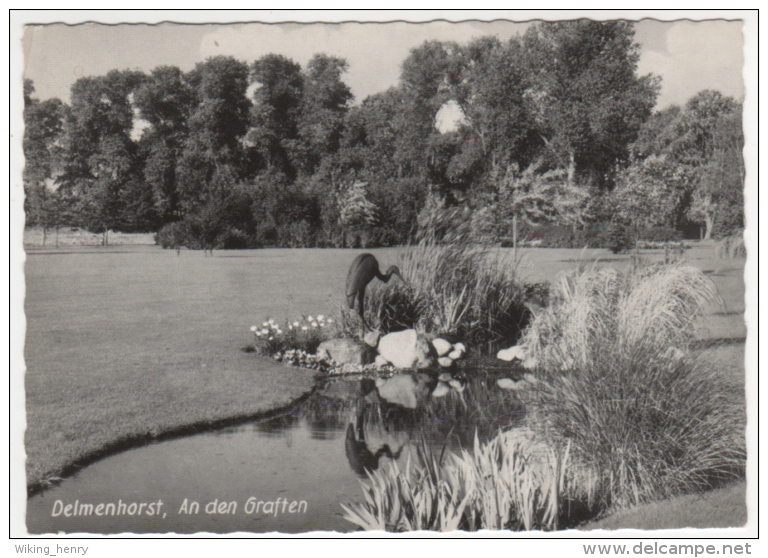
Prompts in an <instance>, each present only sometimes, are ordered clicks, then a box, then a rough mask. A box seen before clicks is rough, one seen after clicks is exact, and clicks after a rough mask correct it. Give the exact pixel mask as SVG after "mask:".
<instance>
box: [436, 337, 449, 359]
mask: <svg viewBox="0 0 768 558" xmlns="http://www.w3.org/2000/svg"><path fill="white" fill-rule="evenodd" d="M432 346H433V347H434V348H435V352H436V353H437V356H439V357H443V356H445V355H447V354H448V353H450V352H451V349H453V345H451V344H450V343H449V342H448V341H446V340H445V339H441V338H440V337H438V338H437V339H433V340H432Z"/></svg>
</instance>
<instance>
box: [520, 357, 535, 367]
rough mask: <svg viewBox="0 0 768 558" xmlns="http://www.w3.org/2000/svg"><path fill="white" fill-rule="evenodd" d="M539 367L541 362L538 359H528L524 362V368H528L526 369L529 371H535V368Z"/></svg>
mask: <svg viewBox="0 0 768 558" xmlns="http://www.w3.org/2000/svg"><path fill="white" fill-rule="evenodd" d="M538 365H539V361H538V360H536V359H535V358H533V357H530V358H526V359H525V360H524V361H523V368H526V369H528V370H533V369H534V368H536V367H537V366H538Z"/></svg>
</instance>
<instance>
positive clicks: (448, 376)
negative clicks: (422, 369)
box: [437, 372, 453, 384]
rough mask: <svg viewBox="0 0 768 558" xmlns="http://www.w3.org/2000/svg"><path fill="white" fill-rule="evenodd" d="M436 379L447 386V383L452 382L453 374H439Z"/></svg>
mask: <svg viewBox="0 0 768 558" xmlns="http://www.w3.org/2000/svg"><path fill="white" fill-rule="evenodd" d="M437 379H438V380H440V381H441V382H445V383H446V384H447V383H448V382H450V381H451V380H453V374H451V373H450V372H440V375H439V376H438V377H437Z"/></svg>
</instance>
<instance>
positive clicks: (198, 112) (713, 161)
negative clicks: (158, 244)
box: [24, 20, 744, 247]
mask: <svg viewBox="0 0 768 558" xmlns="http://www.w3.org/2000/svg"><path fill="white" fill-rule="evenodd" d="M633 35H634V31H633V28H632V25H631V23H628V22H595V21H587V20H583V21H571V22H556V23H540V24H537V25H535V26H533V27H531V28H530V29H529V30H528V31H527V32H526V33H525V34H524V35H523V36H519V37H514V38H512V39H511V40H509V41H507V42H501V41H499V40H498V39H496V38H494V37H483V38H481V39H477V40H474V41H472V42H470V43H469V44H465V45H460V44H457V43H453V42H438V41H430V42H426V43H424V44H423V45H421V46H419V47H417V48H415V49H413V50H412V51H411V53H410V55H409V56H408V58H407V59H406V60H405V61H404V62H403V64H402V68H401V77H400V83H399V84H398V85H397V86H396V87H393V88H391V89H389V90H387V91H385V92H383V93H379V94H376V95H372V96H370V97H368V98H366V99H364V100H363V101H362V102H361V103H360V104H357V105H353V104H352V100H353V99H352V94H351V92H350V89H349V87H348V86H347V85H346V84H345V83H344V81H343V80H344V74H345V72H346V70H347V63H346V61H345V60H343V59H340V58H336V57H333V56H328V55H325V54H317V55H315V56H314V57H313V58H312V59H311V60H310V61H309V63H308V64H307V65H306V67H304V68H302V67H301V66H300V65H299V64H297V63H295V62H293V61H292V60H289V59H287V58H286V57H284V56H282V55H279V54H269V55H266V56H263V57H262V58H260V59H258V60H256V61H254V62H253V63H251V64H250V65H249V64H247V63H245V62H242V61H239V60H236V59H234V58H231V57H226V56H217V57H213V58H210V59H208V60H206V61H205V62H202V63H199V64H197V65H196V66H195V68H194V69H192V70H191V71H190V72H186V73H185V72H182V71H181V70H180V69H179V68H176V67H173V66H162V67H158V68H155V69H154V70H152V71H151V72H150V73H149V74H145V73H143V72H138V71H128V70H125V71H120V70H113V71H111V72H109V73H108V74H107V75H105V76H97V77H84V78H81V79H79V80H78V81H77V82H75V83H74V84H73V86H72V89H71V104H70V105H66V104H64V103H62V102H61V101H59V100H58V99H51V100H47V101H42V102H41V101H39V100H37V99H36V98H35V97H34V87H33V84H32V83H31V82H29V81H27V82H25V91H24V94H25V95H24V102H25V108H24V117H25V123H26V129H25V135H24V153H25V157H26V166H25V170H24V184H25V190H26V204H25V208H26V211H27V222H28V224H36V225H41V226H43V227H44V229H46V228H50V227H58V226H61V225H68V226H81V227H85V228H87V229H88V230H91V231H101V232H104V233H105V234H106V231H108V230H121V231H160V233H159V237H160V240H161V241H162V242H163V243H164V244H167V245H175V244H186V245H189V246H192V245H195V246H199V247H202V246H219V247H244V246H256V245H281V246H315V245H335V246H349V245H356V244H365V245H389V244H396V243H402V242H406V241H407V240H408V239H409V238H410V237H411V235H412V234H413V233H414V231H415V230H416V229H417V228H432V229H433V230H435V231H440V230H446V229H448V228H450V227H464V228H465V229H466V230H467V231H469V232H470V233H471V234H473V235H475V237H476V238H477V239H478V240H488V241H491V242H497V241H499V240H504V239H507V238H510V237H511V236H513V235H514V234H516V232H517V225H518V222H519V223H520V226H521V227H522V228H523V230H529V231H531V230H534V229H531V227H535V226H536V225H541V224H543V223H556V224H560V225H564V226H568V227H570V228H572V229H574V230H576V229H578V228H582V227H586V226H590V225H592V224H594V223H606V222H610V223H621V224H623V225H627V226H632V227H634V228H635V229H638V228H642V227H646V228H647V227H658V226H666V227H669V228H672V229H676V230H679V231H685V230H687V229H690V228H691V227H699V228H701V229H702V230H703V231H704V232H705V234H706V235H707V236H710V235H713V234H714V235H718V234H727V233H729V232H731V231H733V230H735V229H738V228H739V227H740V226H742V219H743V217H742V215H743V212H742V203H743V202H742V197H741V196H742V191H741V189H742V187H743V179H744V167H743V161H742V155H741V150H742V147H743V141H744V140H743V135H742V128H741V106H740V105H739V104H738V103H737V102H735V101H734V100H733V99H730V98H725V97H722V96H721V95H719V94H717V93H714V92H709V91H705V92H701V93H699V94H698V95H696V96H695V97H694V98H693V99H691V100H690V101H689V102H688V103H687V104H686V105H685V106H684V107H682V108H681V107H672V108H669V109H666V110H664V111H661V112H658V113H655V114H654V113H653V107H654V105H655V102H656V95H657V92H658V88H659V82H658V79H657V78H655V77H654V76H651V75H648V76H638V75H637V61H638V56H639V55H638V46H637V45H636V44H635V43H634V42H633ZM449 107H452V109H453V112H454V115H455V116H456V117H457V119H458V124H457V125H456V126H454V127H453V129H449V130H448V131H446V130H443V131H442V132H441V131H440V130H438V128H437V127H436V118H437V117H438V115H439V114H441V113H444V112H445V111H446V110H447V108H449ZM139 124H140V125H139ZM513 224H514V226H513ZM526 227H527V228H526ZM513 229H514V230H513Z"/></svg>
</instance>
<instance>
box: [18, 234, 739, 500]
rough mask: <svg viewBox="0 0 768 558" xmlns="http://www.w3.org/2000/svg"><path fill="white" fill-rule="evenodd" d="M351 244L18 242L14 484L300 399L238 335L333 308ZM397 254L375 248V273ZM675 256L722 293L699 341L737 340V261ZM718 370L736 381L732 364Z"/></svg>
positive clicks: (299, 378)
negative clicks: (21, 331) (164, 246)
mask: <svg viewBox="0 0 768 558" xmlns="http://www.w3.org/2000/svg"><path fill="white" fill-rule="evenodd" d="M521 252H523V254H524V258H523V263H522V266H521V270H522V273H523V276H522V278H523V280H526V281H541V280H548V279H551V278H552V277H554V275H556V274H557V273H558V272H559V271H562V270H564V269H568V268H570V267H572V266H573V265H574V261H575V260H577V259H578V258H579V257H582V256H587V257H590V256H595V255H599V256H601V257H606V261H605V265H610V266H619V267H620V266H624V265H626V264H627V262H628V260H629V258H628V256H621V257H613V256H611V254H610V253H609V252H607V251H590V253H588V254H582V253H581V251H579V250H535V249H526V250H525V251H521ZM592 252H594V253H592ZM358 253H359V251H355V250H304V249H299V250H259V251H231V252H225V251H217V252H215V253H214V257H204V256H203V254H202V253H201V252H192V251H186V250H182V252H181V254H180V255H179V256H177V255H176V253H175V252H174V251H168V250H161V249H159V248H157V247H152V246H146V247H145V246H142V247H129V246H123V247H108V248H105V249H104V248H81V249H77V248H67V249H62V250H53V249H47V248H46V249H45V250H30V251H29V252H28V254H27V262H26V267H25V273H26V285H27V292H26V301H25V312H26V319H27V337H26V347H25V360H26V366H27V371H26V376H25V388H26V398H27V400H26V406H27V430H26V434H25V436H26V452H27V474H28V477H27V478H28V483H29V484H31V485H34V484H36V483H40V482H42V481H44V480H45V479H47V478H49V477H51V476H56V475H59V474H61V473H62V471H65V470H66V469H67V467H68V466H70V465H71V464H72V463H75V462H77V461H78V460H81V459H83V458H84V457H85V456H88V455H95V454H98V452H99V451H103V450H104V448H108V447H111V446H114V445H115V444H116V443H119V442H120V441H121V440H134V441H136V440H141V439H145V438H143V437H145V436H151V435H157V434H160V433H161V432H166V431H171V430H174V429H178V428H179V427H182V426H184V425H191V424H197V425H198V426H202V425H204V424H207V423H214V422H215V421H219V420H225V419H229V418H232V417H238V416H241V417H242V416H249V415H254V414H257V413H259V412H262V411H265V410H267V409H270V408H273V407H275V406H280V405H284V404H286V403H287V402H289V401H291V400H293V399H294V398H296V397H298V396H300V395H301V394H302V393H304V392H305V391H307V390H308V389H309V388H310V386H311V383H312V378H311V373H308V372H304V371H301V370H299V369H296V368H290V367H283V366H280V365H276V364H274V363H272V362H268V361H259V360H257V359H256V358H255V357H254V356H253V355H246V354H243V353H241V352H240V350H239V349H240V348H241V347H243V346H244V345H246V344H248V343H249V342H251V340H252V334H251V332H250V331H249V327H250V326H251V325H252V324H253V323H256V321H257V320H261V319H264V318H267V317H273V318H275V319H276V320H281V321H282V320H285V319H294V318H295V317H298V316H300V315H307V314H314V315H316V314H317V313H324V314H326V315H327V314H332V313H334V312H337V311H338V308H339V306H340V305H341V304H342V303H343V295H344V292H343V288H344V279H345V277H346V271H347V268H348V266H349V264H350V262H351V261H352V259H353V258H354V257H355V255H357V254H358ZM397 253H398V250H397V249H382V250H376V251H375V254H376V256H377V258H378V259H379V262H380V263H381V265H382V267H384V268H386V266H388V265H389V264H391V263H395V261H396V256H397ZM688 255H689V257H690V258H691V261H692V262H693V263H694V265H697V267H700V268H701V269H704V270H705V271H707V273H708V274H709V275H710V276H711V277H712V278H713V280H714V281H715V283H716V284H717V285H718V287H719V289H720V291H721V296H722V297H723V298H724V299H725V301H726V310H725V311H723V310H722V309H716V310H715V311H716V312H721V313H720V314H715V315H709V316H707V317H706V324H705V325H706V326H707V328H708V336H711V337H738V336H743V335H744V330H743V322H741V315H740V314H741V312H743V309H744V302H743V293H744V290H743V289H744V286H743V279H742V277H741V273H742V270H743V260H741V261H738V260H736V261H729V260H723V261H719V260H716V259H715V258H714V252H712V254H710V253H709V251H708V250H707V249H704V248H702V249H700V250H698V251H695V250H694V251H690V253H689V254H688ZM650 257H663V255H662V254H650ZM730 348H731V349H732V347H730ZM714 350H715V351H717V349H714ZM736 352H737V353H738V351H736ZM742 358H743V356H742ZM726 360H728V361H729V362H732V360H731V359H726ZM731 374H732V375H733V376H734V377H736V378H738V379H740V380H741V381H742V382H743V369H738V370H737V369H736V368H734V369H733V370H732V371H731Z"/></svg>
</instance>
